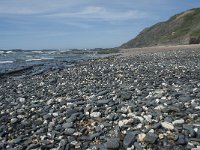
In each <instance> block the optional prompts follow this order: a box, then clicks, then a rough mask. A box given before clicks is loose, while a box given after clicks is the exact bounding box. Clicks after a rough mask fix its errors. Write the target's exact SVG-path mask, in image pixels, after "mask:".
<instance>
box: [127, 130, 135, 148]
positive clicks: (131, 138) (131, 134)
mask: <svg viewBox="0 0 200 150" xmlns="http://www.w3.org/2000/svg"><path fill="white" fill-rule="evenodd" d="M137 134H138V132H136V131H135V132H127V133H126V136H125V137H124V140H123V146H124V148H128V147H129V146H130V145H131V144H133V143H134V141H135V139H136V135H137Z"/></svg>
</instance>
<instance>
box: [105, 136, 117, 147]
mask: <svg viewBox="0 0 200 150" xmlns="http://www.w3.org/2000/svg"><path fill="white" fill-rule="evenodd" d="M105 147H106V148H107V149H118V148H119V139H118V138H110V139H107V142H106V143H105Z"/></svg>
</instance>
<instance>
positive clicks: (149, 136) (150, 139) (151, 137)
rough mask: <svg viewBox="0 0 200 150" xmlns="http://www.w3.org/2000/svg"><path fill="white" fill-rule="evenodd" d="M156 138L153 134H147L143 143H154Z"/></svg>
mask: <svg viewBox="0 0 200 150" xmlns="http://www.w3.org/2000/svg"><path fill="white" fill-rule="evenodd" d="M157 138H158V136H157V135H156V134H154V133H147V134H146V136H145V138H144V142H146V143H151V144H153V143H155V141H156V140H157Z"/></svg>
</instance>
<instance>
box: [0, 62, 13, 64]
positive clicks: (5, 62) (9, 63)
mask: <svg viewBox="0 0 200 150" xmlns="http://www.w3.org/2000/svg"><path fill="white" fill-rule="evenodd" d="M10 63H13V61H0V64H10Z"/></svg>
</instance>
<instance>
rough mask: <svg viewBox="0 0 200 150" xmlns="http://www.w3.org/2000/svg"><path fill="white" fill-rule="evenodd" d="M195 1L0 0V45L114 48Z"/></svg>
mask: <svg viewBox="0 0 200 150" xmlns="http://www.w3.org/2000/svg"><path fill="white" fill-rule="evenodd" d="M197 7H200V0H54V1H53V0H0V48H21V49H51V48H52V49H54V48H61V49H65V48H95V47H104V48H105V47H116V46H120V45H121V44H122V43H124V42H126V41H128V40H130V39H132V38H133V37H135V36H136V35H137V34H138V33H139V32H140V31H141V30H142V29H144V28H145V27H149V26H151V25H153V24H155V23H157V22H160V21H165V20H167V19H168V18H169V17H170V16H172V15H174V14H176V13H180V12H182V11H184V10H187V9H191V8H197Z"/></svg>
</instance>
